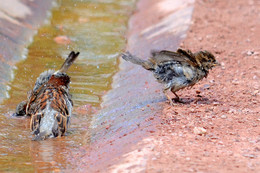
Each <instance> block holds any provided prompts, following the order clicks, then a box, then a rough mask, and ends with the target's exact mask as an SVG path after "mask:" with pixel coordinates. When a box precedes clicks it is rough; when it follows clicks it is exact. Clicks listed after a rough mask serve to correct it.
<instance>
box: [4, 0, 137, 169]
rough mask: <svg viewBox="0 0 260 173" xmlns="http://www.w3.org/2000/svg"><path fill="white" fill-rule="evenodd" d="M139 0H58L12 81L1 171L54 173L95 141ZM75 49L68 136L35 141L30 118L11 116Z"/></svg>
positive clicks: (7, 108) (7, 102)
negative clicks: (91, 129) (92, 128)
mask: <svg viewBox="0 0 260 173" xmlns="http://www.w3.org/2000/svg"><path fill="white" fill-rule="evenodd" d="M134 1H135V0H62V1H61V0H59V1H57V4H58V5H57V7H55V8H54V9H53V10H52V17H51V19H50V22H49V24H46V25H45V26H43V27H41V28H40V29H39V30H38V34H37V35H36V36H35V37H34V41H33V43H32V44H31V45H30V46H29V47H28V57H27V59H26V60H24V61H22V62H20V63H19V64H17V65H16V67H17V68H16V71H15V72H14V74H15V79H14V80H13V81H12V82H10V83H9V84H8V87H10V91H9V95H10V98H9V99H6V100H4V102H3V103H2V104H1V106H0V127H1V128H0V141H1V142H0V143H1V144H0V165H1V168H0V172H2V171H10V172H32V171H47V172H49V171H60V170H62V169H66V167H67V166H70V168H71V167H73V166H71V165H69V164H70V163H69V162H68V158H69V157H70V153H72V152H71V151H73V150H74V149H77V148H78V147H79V146H81V145H86V144H88V143H89V142H90V140H91V136H90V135H89V133H88V126H89V122H90V119H91V116H90V115H91V113H93V112H95V110H96V109H97V108H98V106H99V104H100V102H101V96H102V95H103V94H104V93H105V92H107V91H108V90H109V89H110V85H111V81H112V76H113V74H114V73H115V72H116V71H117V57H118V55H119V53H120V52H121V50H122V49H123V48H124V45H125V40H124V33H125V31H126V25H127V19H128V16H129V14H130V12H131V9H133V5H134ZM60 36H64V37H60ZM55 38H67V40H65V41H67V42H65V43H63V42H58V43H57V40H55ZM68 43H69V44H68ZM71 50H75V51H79V52H81V54H80V56H79V57H78V59H77V61H76V62H75V64H74V65H73V66H72V67H71V68H70V70H69V72H68V74H69V75H70V76H71V81H72V83H71V88H72V89H71V93H72V94H73V101H74V105H75V107H74V111H73V112H74V115H73V117H72V123H71V126H70V129H69V130H70V131H69V133H68V136H66V137H64V138H58V139H50V140H48V141H41V142H35V141H31V135H30V130H29V121H30V120H29V118H12V117H11V116H10V115H11V114H12V112H13V111H14V109H15V107H16V105H17V104H18V103H19V102H20V101H22V100H24V99H25V98H26V95H27V91H28V90H29V89H32V88H33V85H34V82H35V80H36V78H37V77H38V76H39V74H40V73H41V72H43V71H45V70H47V69H50V68H54V69H58V68H59V67H60V66H61V64H62V63H63V61H64V58H66V57H67V55H68V53H69V52H70V51H71ZM86 105H87V106H86Z"/></svg>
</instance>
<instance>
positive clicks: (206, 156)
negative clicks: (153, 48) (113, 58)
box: [146, 0, 260, 172]
mask: <svg viewBox="0 0 260 173" xmlns="http://www.w3.org/2000/svg"><path fill="white" fill-rule="evenodd" d="M259 38H260V1H259V0H229V1H223V0H208V1H206V0H197V1H196V2H195V9H194V14H193V18H192V26H191V27H190V29H189V32H188V35H187V38H186V39H185V40H184V41H183V43H182V44H181V47H183V48H188V49H191V50H192V51H198V50H204V49H205V50H209V51H211V52H213V53H214V54H215V55H216V58H217V60H218V61H219V62H221V65H222V66H221V67H218V68H216V69H213V70H212V71H211V72H210V74H209V76H208V78H207V79H204V80H203V81H202V82H200V83H199V84H198V85H195V86H194V87H193V88H192V89H190V90H183V91H181V92H178V94H179V96H180V97H182V98H183V99H184V100H186V102H188V103H187V104H177V105H176V106H174V107H170V106H169V105H168V104H166V103H165V105H164V110H163V112H162V114H161V115H160V117H161V119H162V122H161V125H159V126H158V128H159V129H160V130H159V133H156V134H155V135H154V136H153V139H152V140H151V141H152V143H153V144H154V146H153V148H152V149H150V151H151V152H152V155H151V156H150V157H149V161H148V165H147V169H146V172H260V125H259V123H260V106H259V105H260V82H259V80H260V68H259V66H260V40H259ZM200 96H201V97H200Z"/></svg>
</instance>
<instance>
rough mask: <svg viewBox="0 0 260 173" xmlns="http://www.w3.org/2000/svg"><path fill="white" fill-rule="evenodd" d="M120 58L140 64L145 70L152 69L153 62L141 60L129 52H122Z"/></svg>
mask: <svg viewBox="0 0 260 173" xmlns="http://www.w3.org/2000/svg"><path fill="white" fill-rule="evenodd" d="M122 58H123V59H124V60H126V61H129V62H131V63H133V64H137V65H141V66H142V67H143V68H145V69H146V70H154V64H153V63H152V62H150V61H145V60H142V59H140V58H138V57H136V56H134V55H132V54H131V53H130V52H126V53H123V54H122Z"/></svg>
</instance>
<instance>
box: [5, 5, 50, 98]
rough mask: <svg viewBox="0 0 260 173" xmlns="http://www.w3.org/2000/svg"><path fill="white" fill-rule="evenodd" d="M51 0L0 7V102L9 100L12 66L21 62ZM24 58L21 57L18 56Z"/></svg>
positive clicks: (45, 14) (13, 67) (44, 16)
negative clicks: (5, 99)
mask: <svg viewBox="0 0 260 173" xmlns="http://www.w3.org/2000/svg"><path fill="white" fill-rule="evenodd" d="M53 2H54V0H44V1H36V0H8V1H7V0H2V1H1V4H0V40H1V42H0V61H1V63H0V72H1V73H0V88H1V90H0V102H1V101H2V100H3V99H4V98H8V92H7V91H8V88H9V87H8V84H7V83H8V82H9V81H11V80H12V79H13V77H14V76H13V70H14V69H15V63H17V62H18V61H20V60H22V59H24V58H25V57H26V54H27V49H26V47H27V46H28V44H29V43H30V42H31V40H32V37H33V35H34V34H35V33H36V32H37V29H38V28H39V26H40V25H41V24H43V22H44V20H45V19H46V17H47V11H48V10H49V9H50V8H51V7H52V3H53ZM21 55H23V56H21Z"/></svg>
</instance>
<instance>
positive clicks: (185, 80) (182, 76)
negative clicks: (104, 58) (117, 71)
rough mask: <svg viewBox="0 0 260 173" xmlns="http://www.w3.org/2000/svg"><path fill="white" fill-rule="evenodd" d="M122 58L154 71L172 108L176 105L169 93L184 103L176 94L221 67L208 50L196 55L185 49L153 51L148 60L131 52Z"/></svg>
mask: <svg viewBox="0 0 260 173" xmlns="http://www.w3.org/2000/svg"><path fill="white" fill-rule="evenodd" d="M122 58H123V59H124V60H126V61H130V62H131V63H133V64H137V65H141V66H142V67H143V68H145V69H146V70H149V71H152V72H153V75H154V77H155V78H156V79H157V81H158V82H160V83H162V84H164V89H163V93H164V94H165V95H166V97H167V99H168V100H169V101H170V104H171V105H172V106H173V105H174V103H173V101H172V98H171V97H170V96H169V95H168V94H167V92H168V91H171V92H172V93H173V94H174V95H175V96H176V98H174V101H175V102H182V101H181V100H180V98H179V96H178V95H177V94H176V92H177V91H179V90H181V89H183V88H186V87H192V86H193V85H195V84H196V83H197V82H199V81H200V80H202V79H203V78H206V77H207V76H208V73H209V70H210V69H212V68H213V67H215V66H217V65H219V63H218V62H217V61H216V58H215V57H214V55H213V54H212V53H210V52H209V51H206V50H205V51H199V52H196V53H192V52H191V51H190V50H183V49H178V50H177V51H176V52H171V51H167V50H162V51H152V52H151V57H150V58H149V59H148V60H143V59H140V58H138V57H136V56H134V55H132V54H131V53H130V52H126V53H123V54H122Z"/></svg>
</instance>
